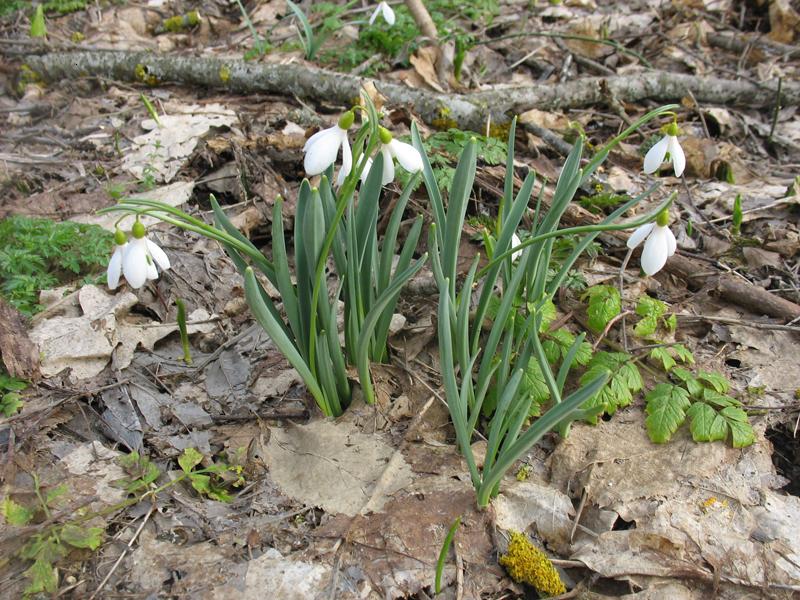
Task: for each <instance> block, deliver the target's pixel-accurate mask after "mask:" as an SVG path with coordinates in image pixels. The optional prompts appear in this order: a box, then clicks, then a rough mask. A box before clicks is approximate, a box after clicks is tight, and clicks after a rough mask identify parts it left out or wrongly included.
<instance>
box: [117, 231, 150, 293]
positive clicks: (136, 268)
mask: <svg viewBox="0 0 800 600" xmlns="http://www.w3.org/2000/svg"><path fill="white" fill-rule="evenodd" d="M147 271H148V262H147V244H146V243H145V241H144V239H142V238H140V239H134V240H133V241H132V242H130V245H129V246H128V249H127V251H126V252H125V255H124V256H123V258H122V274H123V275H125V280H126V281H127V282H128V285H129V286H131V287H132V288H133V289H138V288H140V287H142V286H143V285H144V282H145V281H147Z"/></svg>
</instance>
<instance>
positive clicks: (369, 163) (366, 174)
mask: <svg viewBox="0 0 800 600" xmlns="http://www.w3.org/2000/svg"><path fill="white" fill-rule="evenodd" d="M371 168H372V159H371V158H367V162H366V163H365V164H364V170H363V171H361V183H366V182H367V177H369V170H370V169H371Z"/></svg>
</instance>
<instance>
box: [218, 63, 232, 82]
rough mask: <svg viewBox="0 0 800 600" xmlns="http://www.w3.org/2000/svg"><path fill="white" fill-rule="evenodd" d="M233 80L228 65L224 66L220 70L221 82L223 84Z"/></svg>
mask: <svg viewBox="0 0 800 600" xmlns="http://www.w3.org/2000/svg"><path fill="white" fill-rule="evenodd" d="M230 78H231V70H230V69H229V68H228V67H227V65H222V66H221V67H220V68H219V80H220V81H221V82H222V83H228V81H229V80H230Z"/></svg>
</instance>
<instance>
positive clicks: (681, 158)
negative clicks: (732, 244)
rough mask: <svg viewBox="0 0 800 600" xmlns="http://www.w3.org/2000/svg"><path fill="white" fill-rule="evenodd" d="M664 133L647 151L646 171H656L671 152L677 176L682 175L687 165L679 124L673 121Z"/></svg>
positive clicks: (670, 157) (648, 172) (649, 172)
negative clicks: (679, 139)
mask: <svg viewBox="0 0 800 600" xmlns="http://www.w3.org/2000/svg"><path fill="white" fill-rule="evenodd" d="M664 133H665V135H664V137H663V138H661V139H660V140H659V141H658V142H657V143H656V145H655V146H653V147H652V148H650V150H648V151H647V154H646V155H645V157H644V172H645V173H647V174H648V175H650V174H652V173H655V172H656V170H657V169H658V167H660V166H661V163H663V162H664V159H666V158H667V154H669V160H670V162H672V167H673V168H674V169H675V176H676V177H680V176H681V175H683V169H684V168H685V167H686V156H685V155H684V154H683V148H681V145H680V144H679V143H678V134H679V133H680V130H679V129H678V124H677V123H675V122H674V121H673V122H672V123H670V124H669V125H667V126H666V128H665V129H664Z"/></svg>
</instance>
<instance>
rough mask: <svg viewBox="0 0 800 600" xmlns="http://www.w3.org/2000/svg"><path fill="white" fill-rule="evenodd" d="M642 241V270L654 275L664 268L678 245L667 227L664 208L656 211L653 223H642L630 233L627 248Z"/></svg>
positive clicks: (633, 246)
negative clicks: (656, 214) (658, 211)
mask: <svg viewBox="0 0 800 600" xmlns="http://www.w3.org/2000/svg"><path fill="white" fill-rule="evenodd" d="M645 240H646V241H645ZM643 241H644V250H642V270H643V271H644V272H645V273H647V274H648V275H655V274H656V273H658V272H659V271H660V270H661V269H663V268H664V265H665V264H667V259H668V258H669V257H670V256H672V255H673V254H675V250H676V249H677V247H678V245H677V242H676V241H675V235H674V234H673V233H672V231H671V230H670V228H669V213H668V212H667V210H666V209H665V210H662V211H661V212H660V213H658V217H656V221H655V223H647V224H646V225H642V226H641V227H639V228H638V229H637V230H636V231H634V232H633V234H631V237H629V238H628V244H627V245H628V248H630V249H631V250H633V249H634V248H636V247H637V246H638V245H639V244H641V243H642V242H643Z"/></svg>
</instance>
